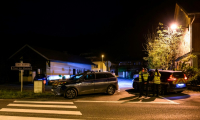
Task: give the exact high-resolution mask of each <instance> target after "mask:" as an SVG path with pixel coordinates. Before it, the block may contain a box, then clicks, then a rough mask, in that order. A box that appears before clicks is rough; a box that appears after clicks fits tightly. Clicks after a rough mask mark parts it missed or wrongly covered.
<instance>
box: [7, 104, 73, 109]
mask: <svg viewBox="0 0 200 120" xmlns="http://www.w3.org/2000/svg"><path fill="white" fill-rule="evenodd" d="M7 106H18V107H51V108H77V107H76V106H66V105H35V104H8V105H7Z"/></svg>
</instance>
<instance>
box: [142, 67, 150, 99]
mask: <svg viewBox="0 0 200 120" xmlns="http://www.w3.org/2000/svg"><path fill="white" fill-rule="evenodd" d="M148 78H149V73H148V71H147V68H145V69H144V72H143V79H144V84H143V87H144V88H146V97H148V93H149V79H148ZM144 88H143V89H144Z"/></svg>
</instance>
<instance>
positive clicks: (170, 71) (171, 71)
mask: <svg viewBox="0 0 200 120" xmlns="http://www.w3.org/2000/svg"><path fill="white" fill-rule="evenodd" d="M150 71H153V72H154V71H155V69H150ZM158 71H159V72H169V73H175V72H182V71H173V70H161V69H158Z"/></svg>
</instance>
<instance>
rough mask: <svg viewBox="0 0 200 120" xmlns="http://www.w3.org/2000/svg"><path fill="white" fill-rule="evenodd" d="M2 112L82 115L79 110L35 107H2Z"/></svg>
mask: <svg viewBox="0 0 200 120" xmlns="http://www.w3.org/2000/svg"><path fill="white" fill-rule="evenodd" d="M0 111H4V112H24V113H47V114H63V115H66V114H67V115H82V113H81V112H80V111H61V110H36V109H14V108H12V109H11V108H2V109H1V110H0Z"/></svg>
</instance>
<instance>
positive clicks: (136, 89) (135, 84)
mask: <svg viewBox="0 0 200 120" xmlns="http://www.w3.org/2000/svg"><path fill="white" fill-rule="evenodd" d="M133 88H134V90H135V91H139V86H138V84H137V83H135V82H134V83H133Z"/></svg>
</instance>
